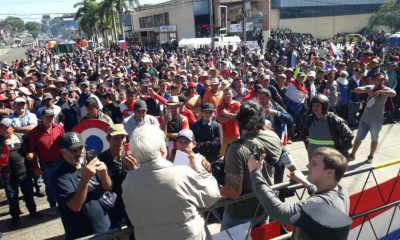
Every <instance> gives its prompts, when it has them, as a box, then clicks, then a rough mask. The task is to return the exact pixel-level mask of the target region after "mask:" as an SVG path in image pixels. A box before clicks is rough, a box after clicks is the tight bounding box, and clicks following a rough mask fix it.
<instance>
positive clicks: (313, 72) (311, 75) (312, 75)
mask: <svg viewBox="0 0 400 240" xmlns="http://www.w3.org/2000/svg"><path fill="white" fill-rule="evenodd" d="M308 76H309V77H316V76H317V74H316V73H315V71H310V72H309V73H308Z"/></svg>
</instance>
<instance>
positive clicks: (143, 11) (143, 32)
mask: <svg viewBox="0 0 400 240" xmlns="http://www.w3.org/2000/svg"><path fill="white" fill-rule="evenodd" d="M193 2H194V1H192V0H187V1H186V0H185V1H176V0H172V1H169V2H165V3H161V4H156V5H151V6H146V5H144V6H142V7H140V8H138V9H137V10H136V11H135V13H134V20H133V23H134V25H133V31H134V36H135V39H136V40H139V41H141V42H143V43H146V42H154V43H161V44H163V43H166V42H168V41H171V40H173V39H174V40H177V41H179V40H181V39H182V38H193V37H195V21H194V19H195V17H194V4H193Z"/></svg>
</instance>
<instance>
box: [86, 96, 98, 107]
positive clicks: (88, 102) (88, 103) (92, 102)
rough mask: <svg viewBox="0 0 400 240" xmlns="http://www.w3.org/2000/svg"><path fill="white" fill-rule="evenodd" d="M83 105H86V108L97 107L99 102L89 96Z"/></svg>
mask: <svg viewBox="0 0 400 240" xmlns="http://www.w3.org/2000/svg"><path fill="white" fill-rule="evenodd" d="M85 107H87V108H90V107H95V108H97V109H99V104H98V103H97V101H96V99H94V98H89V99H88V100H86V102H85Z"/></svg>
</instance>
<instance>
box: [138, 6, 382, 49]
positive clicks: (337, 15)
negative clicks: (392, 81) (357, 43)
mask: <svg viewBox="0 0 400 240" xmlns="http://www.w3.org/2000/svg"><path fill="white" fill-rule="evenodd" d="M210 1H212V5H213V13H214V16H213V19H214V28H215V35H218V33H219V30H220V29H221V28H222V29H226V33H227V34H228V35H236V36H240V37H241V38H242V39H243V30H242V29H243V16H244V15H245V16H246V24H245V25H244V26H245V28H246V40H247V41H255V40H256V39H257V36H259V33H260V32H261V31H265V24H266V21H265V19H264V17H265V16H268V18H269V21H267V22H268V24H269V26H270V27H269V28H268V30H269V29H271V30H276V29H280V28H284V29H286V28H288V29H290V30H291V31H292V32H298V33H299V32H303V33H311V34H312V35H313V36H314V37H316V38H321V39H326V38H330V37H332V36H333V35H334V34H335V33H337V32H340V33H355V32H359V31H360V30H362V29H363V28H364V27H366V26H367V24H368V18H369V17H370V16H371V14H372V13H373V12H375V11H377V10H378V9H379V6H380V5H381V4H383V3H384V1H385V0H251V1H247V2H248V3H246V4H244V3H243V1H242V0H171V1H168V2H165V3H162V4H156V5H144V6H141V7H139V8H138V9H136V11H135V13H134V20H133V22H134V35H135V39H136V40H139V41H142V42H155V43H165V42H168V41H170V40H171V39H175V40H177V41H179V40H181V39H182V38H194V37H209V36H210V15H209V14H210V11H209V6H210ZM265 1H270V3H271V4H270V5H269V6H271V9H270V10H269V11H266V9H264V8H265V6H266V4H265ZM244 5H245V7H243V6H244ZM221 7H222V8H224V9H222V10H221ZM243 9H245V10H243ZM349 23H351V24H349Z"/></svg>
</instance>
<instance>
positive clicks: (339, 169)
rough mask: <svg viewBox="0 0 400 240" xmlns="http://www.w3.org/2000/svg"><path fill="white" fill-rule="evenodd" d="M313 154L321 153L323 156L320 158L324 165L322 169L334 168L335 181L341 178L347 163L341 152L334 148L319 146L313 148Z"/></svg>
mask: <svg viewBox="0 0 400 240" xmlns="http://www.w3.org/2000/svg"><path fill="white" fill-rule="evenodd" d="M313 155H314V156H315V155H321V156H323V157H324V158H323V159H322V161H323V162H324V165H325V167H324V169H333V170H335V180H336V182H339V181H340V179H342V177H343V175H344V173H345V172H346V169H347V165H348V162H347V159H346V157H345V156H343V154H341V153H340V152H339V151H338V150H336V149H334V148H330V147H319V148H316V149H315V150H314V152H313Z"/></svg>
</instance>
